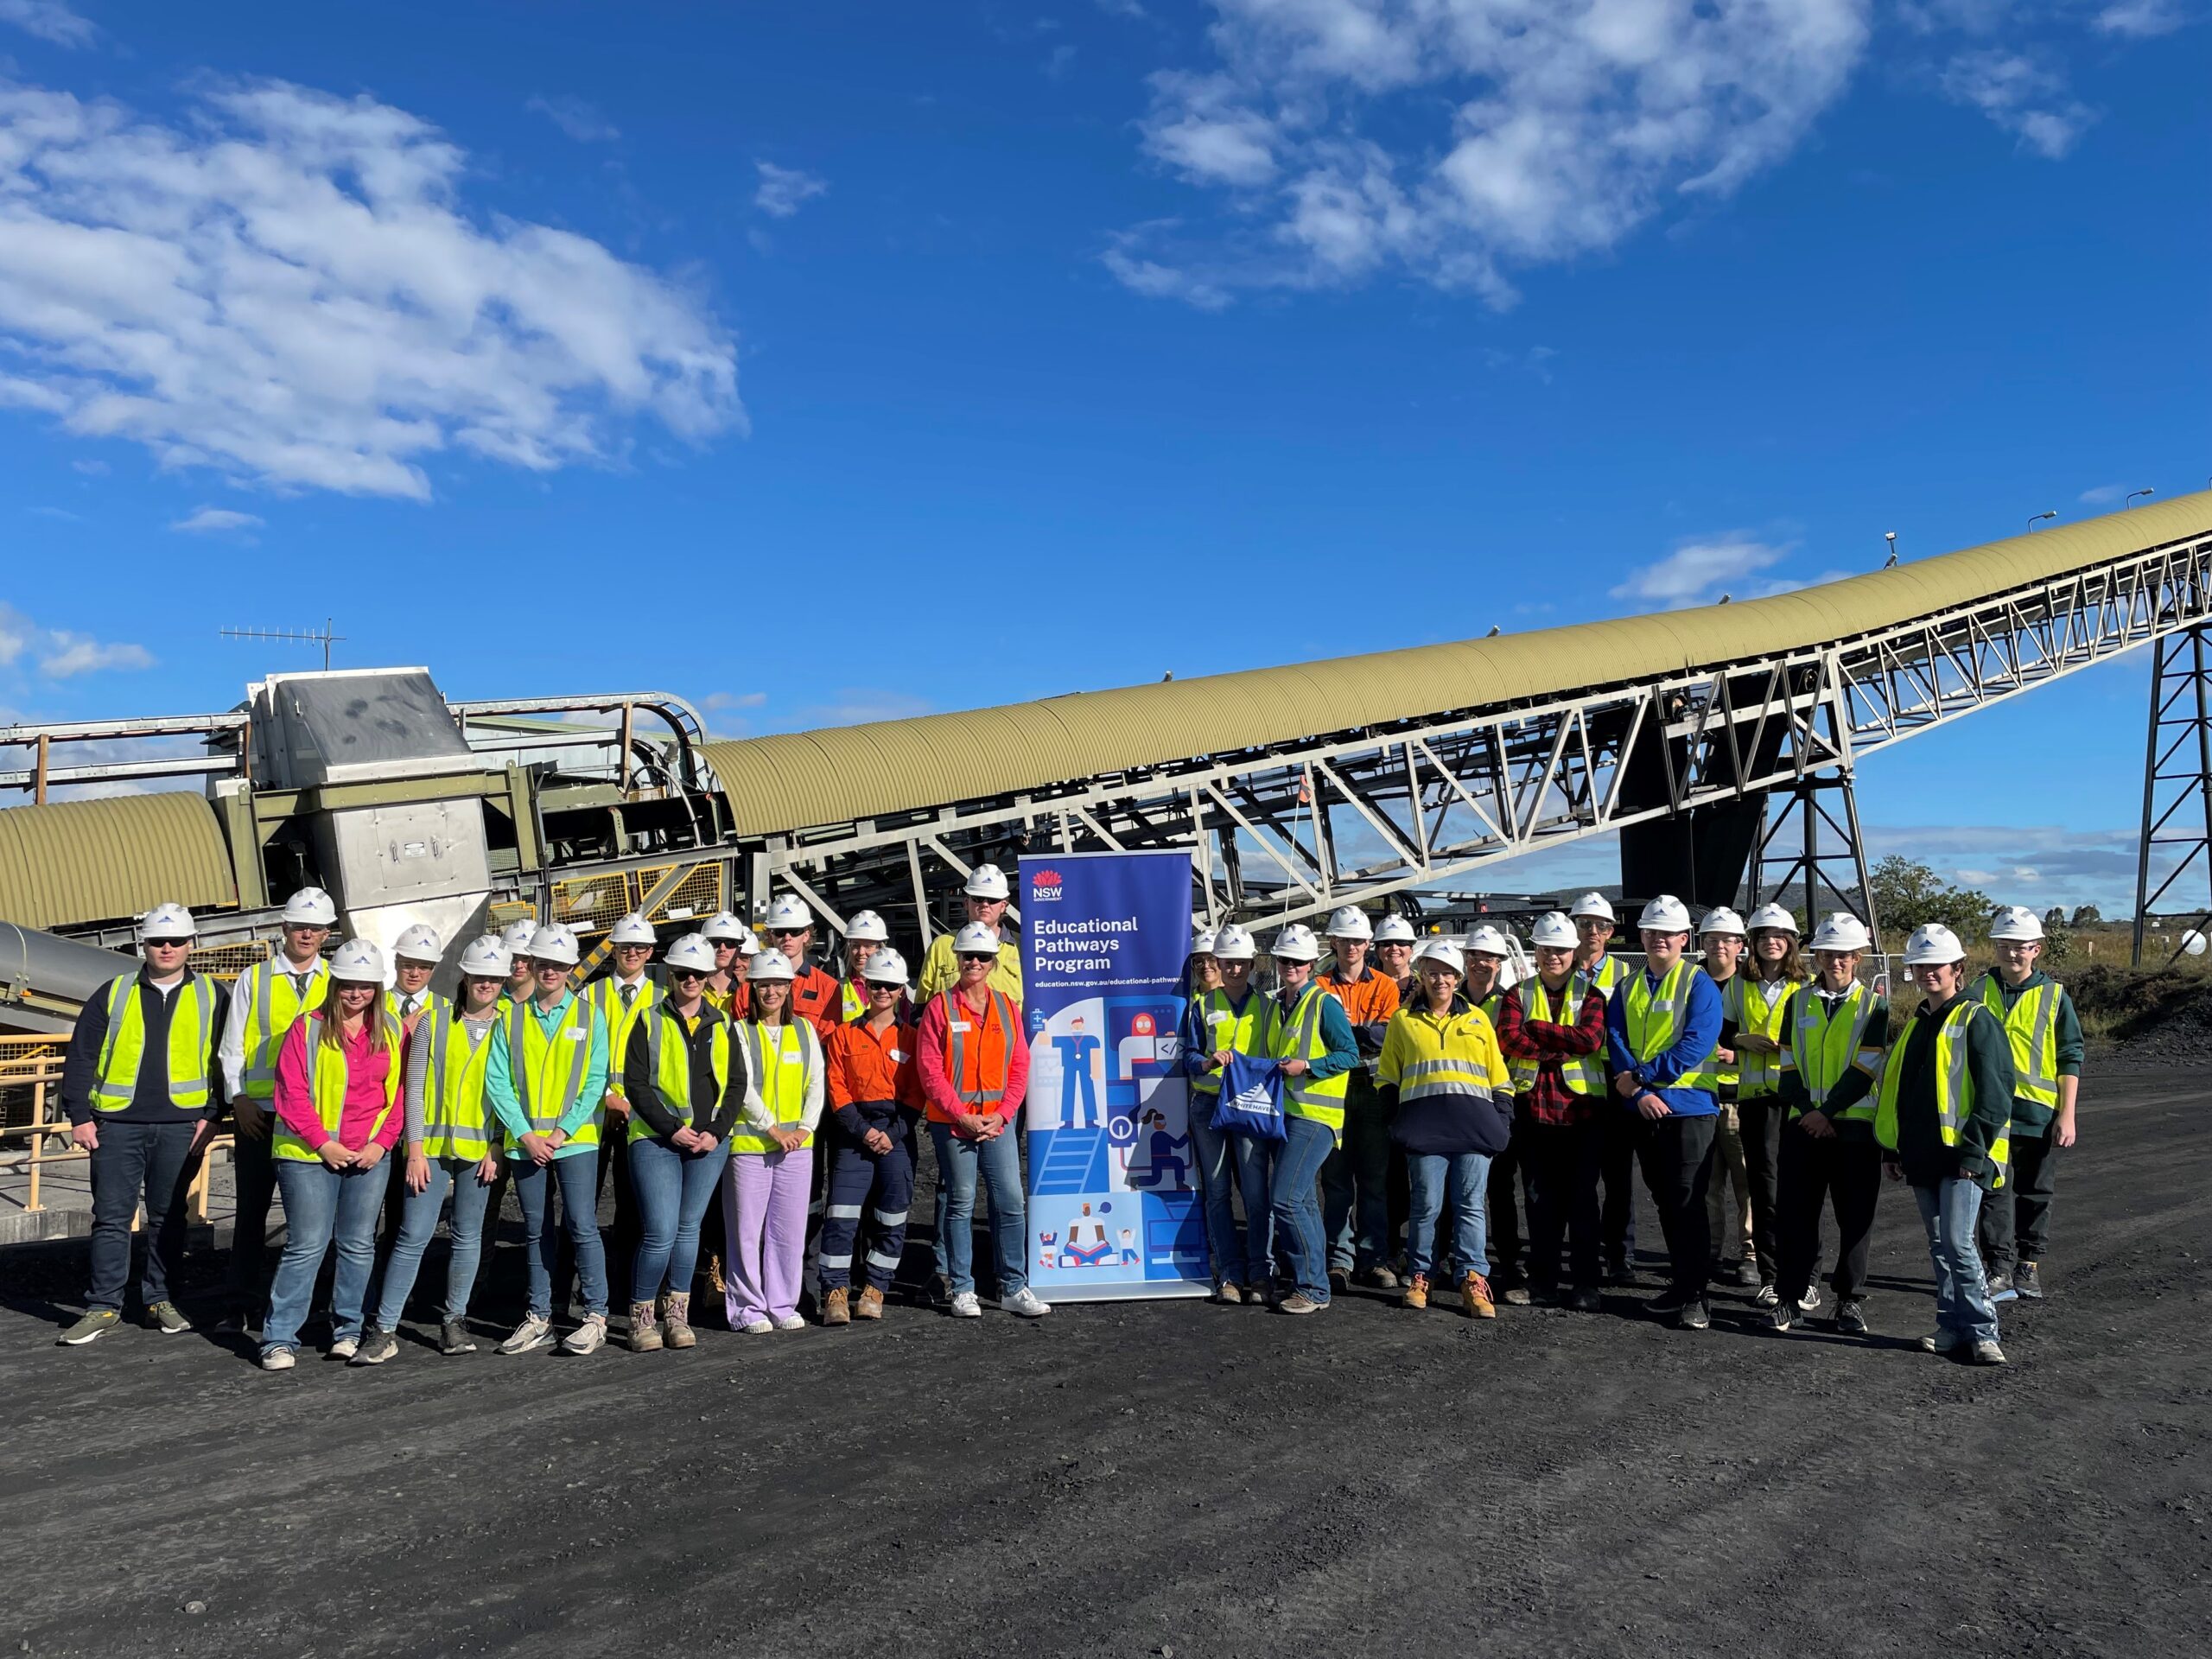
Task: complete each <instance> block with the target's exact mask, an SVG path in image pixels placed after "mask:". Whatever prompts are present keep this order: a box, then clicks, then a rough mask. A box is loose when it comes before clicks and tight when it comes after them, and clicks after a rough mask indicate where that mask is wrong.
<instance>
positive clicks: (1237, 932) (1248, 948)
mask: <svg viewBox="0 0 2212 1659" xmlns="http://www.w3.org/2000/svg"><path fill="white" fill-rule="evenodd" d="M1258 954H1259V952H1258V950H1257V949H1256V948H1255V946H1254V944H1253V943H1252V936H1251V934H1250V933H1249V931H1246V930H1245V929H1243V928H1241V927H1239V926H1237V925H1236V923H1234V922H1231V923H1230V924H1229V925H1227V926H1226V927H1221V928H1217V929H1216V930H1215V931H1214V936H1213V959H1214V960H1215V961H1216V962H1249V961H1251V960H1252V958H1253V957H1255V956H1256V955H1258Z"/></svg>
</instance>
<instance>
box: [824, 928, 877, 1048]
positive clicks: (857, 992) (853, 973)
mask: <svg viewBox="0 0 2212 1659" xmlns="http://www.w3.org/2000/svg"><path fill="white" fill-rule="evenodd" d="M890 944H891V929H890V926H889V925H888V924H887V923H886V922H885V921H884V919H883V918H882V917H880V916H879V915H877V914H876V913H875V912H874V911H872V910H863V911H858V912H855V913H854V915H853V918H852V919H851V920H850V921H849V922H847V923H846V924H845V988H844V991H843V993H842V995H840V996H839V997H838V1000H837V1019H838V1021H839V1024H838V1029H839V1030H841V1031H842V1029H844V1027H846V1026H849V1025H850V1024H852V1023H853V1021H854V1020H857V1019H859V1018H860V1017H861V1015H862V1014H866V1013H867V1012H868V981H867V980H866V978H864V977H863V976H861V969H863V968H865V967H867V966H868V958H869V957H872V956H874V954H875V953H876V952H877V951H879V950H885V949H887V948H888V946H889V945H890ZM832 1034H833V1035H834V1033H832Z"/></svg>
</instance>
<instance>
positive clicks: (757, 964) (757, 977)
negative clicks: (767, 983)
mask: <svg viewBox="0 0 2212 1659" xmlns="http://www.w3.org/2000/svg"><path fill="white" fill-rule="evenodd" d="M745 976H746V978H747V979H748V980H750V981H752V982H754V983H756V984H757V983H759V982H760V981H762V980H781V981H782V982H784V983H785V984H789V983H790V982H791V981H792V980H794V979H797V978H798V971H797V970H796V969H793V968H792V966H791V958H790V957H787V956H785V954H784V953H783V952H782V951H780V950H763V951H762V952H761V953H760V955H759V956H757V957H753V965H752V966H751V967H750V968H747V969H746V970H745Z"/></svg>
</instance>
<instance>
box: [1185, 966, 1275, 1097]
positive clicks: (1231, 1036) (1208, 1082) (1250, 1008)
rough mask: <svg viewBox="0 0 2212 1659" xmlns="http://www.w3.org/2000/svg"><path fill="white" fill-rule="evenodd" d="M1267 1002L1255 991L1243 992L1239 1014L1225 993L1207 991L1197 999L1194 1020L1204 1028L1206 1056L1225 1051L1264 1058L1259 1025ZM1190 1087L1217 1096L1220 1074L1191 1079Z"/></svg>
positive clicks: (1210, 1073)
mask: <svg viewBox="0 0 2212 1659" xmlns="http://www.w3.org/2000/svg"><path fill="white" fill-rule="evenodd" d="M1267 1001H1268V999H1267V998H1266V997H1264V996H1262V995H1261V994H1260V993H1259V992H1257V991H1247V992H1246V993H1245V994H1244V1008H1243V1013H1241V1014H1240V1013H1239V1012H1237V1008H1236V1004H1235V1003H1234V1002H1231V1001H1230V1000H1229V993H1228V992H1226V991H1221V990H1213V991H1208V992H1207V993H1206V994H1205V995H1204V996H1202V997H1200V998H1199V999H1198V1018H1199V1019H1200V1020H1202V1021H1203V1022H1204V1023H1205V1029H1206V1052H1207V1053H1209V1054H1218V1053H1220V1052H1221V1051H1222V1050H1223V1049H1224V1048H1225V1049H1228V1050H1230V1052H1233V1053H1237V1054H1249V1055H1252V1056H1254V1057H1255V1058H1258V1057H1262V1056H1264V1055H1265V1054H1266V1053H1267V1052H1268V1050H1267V1045H1266V1043H1265V1042H1264V1041H1263V1040H1262V1020H1264V1019H1265V1018H1266V1017H1267V1016H1266V1012H1265V1005H1266V1003H1267ZM1191 1087H1192V1089H1194V1090H1197V1091H1198V1093H1200V1094H1202V1095H1217V1094H1219V1093H1220V1092H1221V1073H1220V1072H1218V1071H1209V1072H1206V1073H1205V1075H1204V1076H1202V1077H1192V1079H1191Z"/></svg>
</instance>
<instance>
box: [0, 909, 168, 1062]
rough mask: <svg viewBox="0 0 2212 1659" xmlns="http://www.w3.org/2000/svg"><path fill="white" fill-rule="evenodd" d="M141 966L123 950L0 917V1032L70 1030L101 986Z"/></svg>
mask: <svg viewBox="0 0 2212 1659" xmlns="http://www.w3.org/2000/svg"><path fill="white" fill-rule="evenodd" d="M137 969H138V962H137V958H136V957H130V956H126V955H124V953H123V952H121V951H119V950H101V949H100V948H99V946H98V945H94V944H80V943H79V942H78V941H77V940H75V939H65V938H60V937H59V936H58V935H56V934H53V933H41V932H40V931H38V930H37V929H36V928H30V927H21V926H18V925H16V924H15V923H14V922H0V1031H9V1032H25V1033H35V1034H38V1035H48V1034H53V1033H66V1032H67V1031H68V1030H69V1029H70V1028H71V1027H73V1026H74V1025H75V1024H76V1021H77V1011H78V1010H79V1008H81V1007H83V1006H84V1005H85V1003H86V1001H87V1000H88V999H89V998H91V997H92V995H95V994H96V993H97V992H98V991H99V988H100V987H101V986H103V985H105V984H106V983H107V982H108V981H110V980H111V979H113V978H114V977H116V976H117V975H118V974H129V973H136V972H137Z"/></svg>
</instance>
